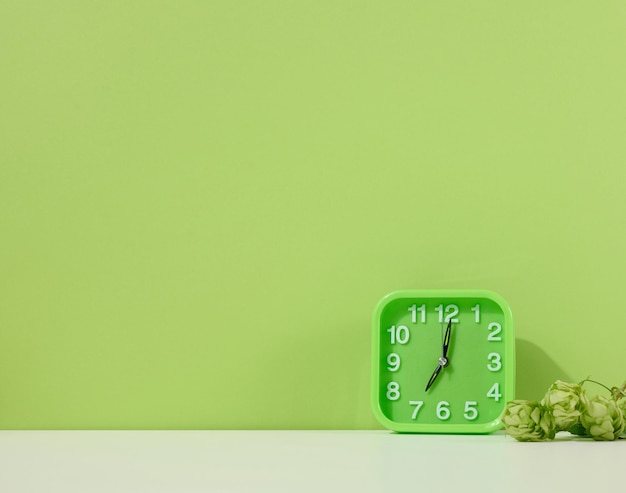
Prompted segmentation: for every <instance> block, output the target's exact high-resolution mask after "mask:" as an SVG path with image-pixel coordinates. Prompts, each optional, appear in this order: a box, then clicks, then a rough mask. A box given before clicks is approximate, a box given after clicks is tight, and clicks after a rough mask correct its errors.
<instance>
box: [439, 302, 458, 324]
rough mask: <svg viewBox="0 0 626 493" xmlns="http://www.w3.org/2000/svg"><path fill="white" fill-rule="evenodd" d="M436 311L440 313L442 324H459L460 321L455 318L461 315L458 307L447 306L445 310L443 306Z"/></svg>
mask: <svg viewBox="0 0 626 493" xmlns="http://www.w3.org/2000/svg"><path fill="white" fill-rule="evenodd" d="M435 311H437V312H439V323H440V324H443V323H448V322H452V323H453V324H458V323H459V319H458V318H454V317H456V316H457V315H458V314H459V307H458V306H457V305H446V306H445V308H444V306H443V304H441V305H439V306H438V307H436V308H435ZM444 314H445V316H444Z"/></svg>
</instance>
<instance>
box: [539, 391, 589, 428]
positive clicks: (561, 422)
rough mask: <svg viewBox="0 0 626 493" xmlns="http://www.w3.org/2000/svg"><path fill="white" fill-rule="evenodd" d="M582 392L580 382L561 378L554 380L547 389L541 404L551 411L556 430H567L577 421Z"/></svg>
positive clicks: (580, 408)
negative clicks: (565, 380)
mask: <svg viewBox="0 0 626 493" xmlns="http://www.w3.org/2000/svg"><path fill="white" fill-rule="evenodd" d="M582 393H583V388H582V386H581V385H580V384H577V383H567V382H562V381H561V380H557V381H556V382H554V383H553V384H552V385H551V386H550V388H549V389H548V392H547V393H546V395H545V396H544V398H543V399H542V400H541V405H542V406H544V407H547V408H548V409H550V411H552V415H553V416H554V420H555V422H556V429H557V431H563V430H567V429H569V428H571V427H572V426H574V425H575V424H576V423H578V420H579V418H580V412H581V410H582V402H581V400H580V396H581V395H582Z"/></svg>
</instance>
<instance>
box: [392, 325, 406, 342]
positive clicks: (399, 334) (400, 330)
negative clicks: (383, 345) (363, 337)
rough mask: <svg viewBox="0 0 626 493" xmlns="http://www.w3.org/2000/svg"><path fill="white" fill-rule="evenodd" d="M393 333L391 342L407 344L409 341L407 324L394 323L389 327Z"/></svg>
mask: <svg viewBox="0 0 626 493" xmlns="http://www.w3.org/2000/svg"><path fill="white" fill-rule="evenodd" d="M387 332H389V333H390V334H391V344H396V343H398V344H406V343H407V342H409V336H410V334H409V328H408V327H407V326H406V325H398V326H397V327H396V326H395V325H392V326H391V327H389V328H388V329H387Z"/></svg>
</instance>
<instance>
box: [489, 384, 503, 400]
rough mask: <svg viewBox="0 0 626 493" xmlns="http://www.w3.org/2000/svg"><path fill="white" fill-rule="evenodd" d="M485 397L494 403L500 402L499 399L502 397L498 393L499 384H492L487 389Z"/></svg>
mask: <svg viewBox="0 0 626 493" xmlns="http://www.w3.org/2000/svg"><path fill="white" fill-rule="evenodd" d="M487 397H490V398H492V399H493V400H495V401H496V402H499V401H500V398H501V397H502V394H501V393H500V384H499V383H494V384H493V386H492V387H491V388H490V389H489V392H487Z"/></svg>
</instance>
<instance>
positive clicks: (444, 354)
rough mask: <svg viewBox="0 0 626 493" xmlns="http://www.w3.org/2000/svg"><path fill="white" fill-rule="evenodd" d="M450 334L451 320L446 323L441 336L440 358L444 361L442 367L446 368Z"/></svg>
mask: <svg viewBox="0 0 626 493" xmlns="http://www.w3.org/2000/svg"><path fill="white" fill-rule="evenodd" d="M451 332H452V320H450V321H449V322H448V327H447V328H446V333H445V335H444V336H443V348H442V349H441V357H442V358H443V359H444V360H445V363H444V364H443V366H448V363H449V361H448V349H449V348H450V333H451Z"/></svg>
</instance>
